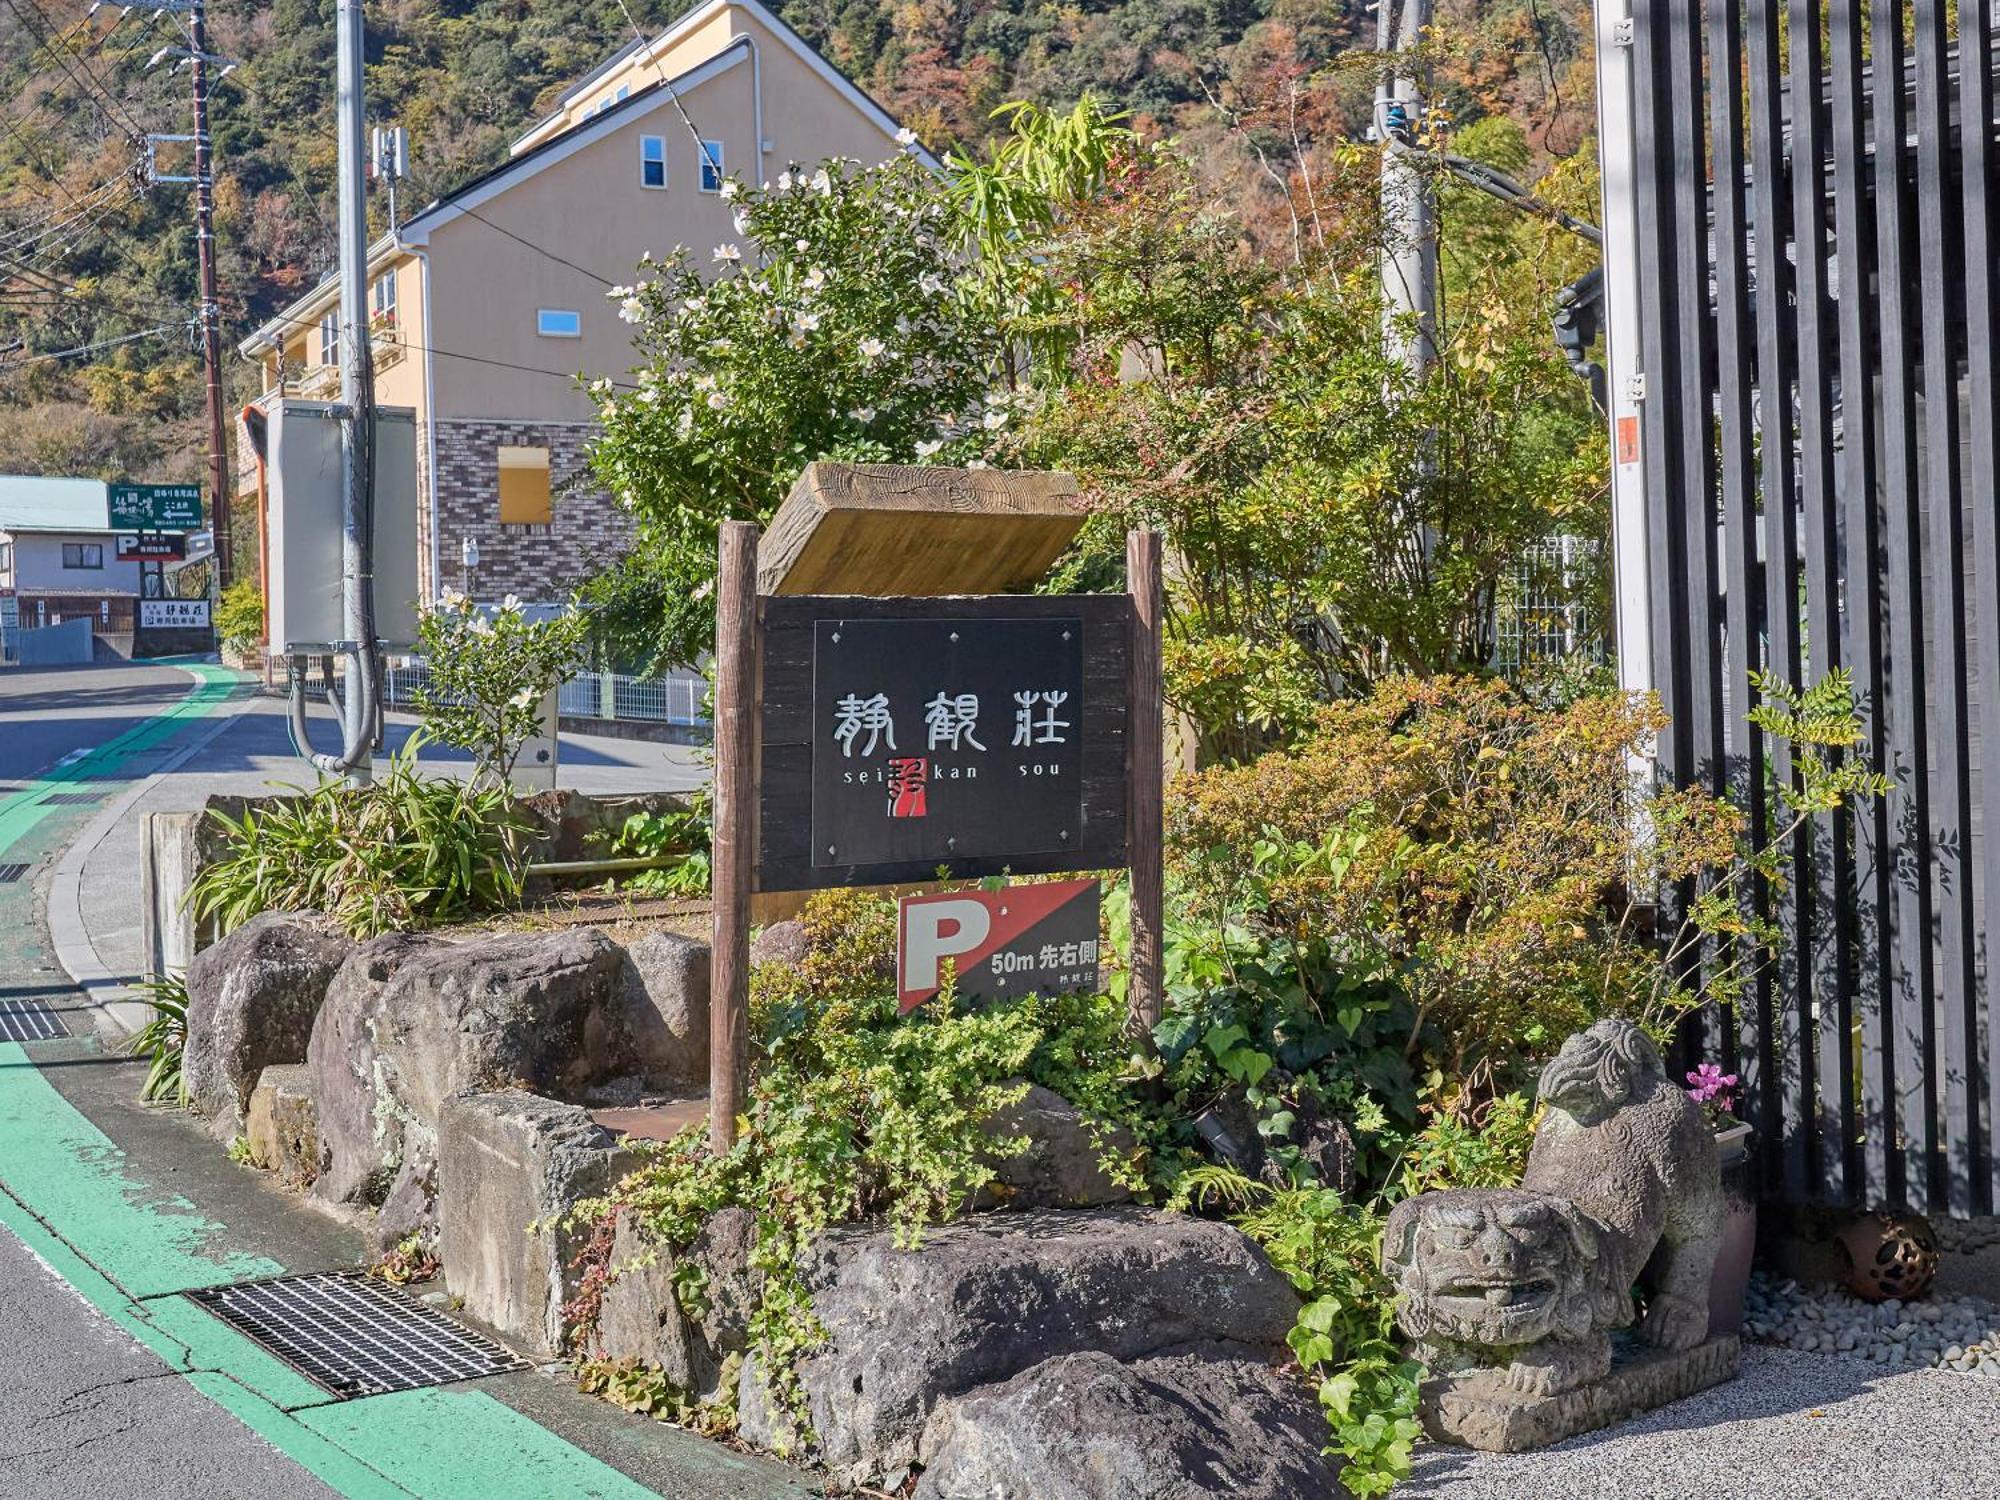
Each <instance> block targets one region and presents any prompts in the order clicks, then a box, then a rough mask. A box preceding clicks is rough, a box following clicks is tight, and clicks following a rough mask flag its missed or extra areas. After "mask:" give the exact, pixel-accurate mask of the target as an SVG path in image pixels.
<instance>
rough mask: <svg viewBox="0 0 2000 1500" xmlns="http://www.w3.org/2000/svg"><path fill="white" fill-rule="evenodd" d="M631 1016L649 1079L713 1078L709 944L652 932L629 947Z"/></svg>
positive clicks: (699, 1083)
mask: <svg viewBox="0 0 2000 1500" xmlns="http://www.w3.org/2000/svg"><path fill="white" fill-rule="evenodd" d="M624 977H625V989H624V998H625V1019H626V1024H627V1026H628V1027H629V1028H630V1029H631V1034H632V1047H633V1051H634V1053H635V1054H636V1056H637V1060H638V1064H639V1067H640V1068H641V1069H642V1070H644V1072H645V1074H646V1076H647V1078H648V1080H649V1081H651V1082H654V1083H658V1084H665V1085H678V1086H687V1087H705V1086H706V1085H707V1083H708V944H706V943H699V942H696V941H695V940H694V939H693V938H686V937H682V936H680V935H679V934H678V933H672V932H655V933H650V934H648V935H647V936H645V937H642V938H640V939H639V941H638V942H636V943H634V944H632V945H631V946H630V947H629V948H627V949H626V950H625V976H624Z"/></svg>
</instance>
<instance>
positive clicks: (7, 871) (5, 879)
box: [0, 865, 28, 885]
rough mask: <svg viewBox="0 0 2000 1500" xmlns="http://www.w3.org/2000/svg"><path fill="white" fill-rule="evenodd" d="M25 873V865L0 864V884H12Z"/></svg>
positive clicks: (26, 869)
mask: <svg viewBox="0 0 2000 1500" xmlns="http://www.w3.org/2000/svg"><path fill="white" fill-rule="evenodd" d="M27 873H28V867H27V866H26V865H0V885H12V884H13V883H14V882H15V881H17V880H19V879H20V878H21V877H22V876H23V875H25V874H27Z"/></svg>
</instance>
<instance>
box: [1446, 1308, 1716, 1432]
mask: <svg viewBox="0 0 2000 1500" xmlns="http://www.w3.org/2000/svg"><path fill="white" fill-rule="evenodd" d="M1739 1350H1740V1345H1739V1343H1738V1341H1737V1339H1736V1338H1735V1337H1734V1335H1726V1336H1724V1337H1722V1338H1713V1339H1709V1340H1707V1341H1706V1342H1704V1343H1700V1344H1697V1345H1695V1346H1694V1348H1692V1349H1680V1350H1669V1349H1654V1348H1640V1347H1632V1346H1630V1345H1628V1346H1627V1348H1625V1349H1621V1351H1620V1353H1619V1356H1618V1357H1617V1358H1616V1359H1614V1360H1613V1361H1612V1365H1611V1373H1610V1374H1608V1375H1606V1376H1604V1377H1603V1378H1601V1379H1599V1380H1595V1381H1592V1382H1590V1383H1589V1384H1587V1385H1582V1386H1578V1387H1576V1388H1575V1389H1573V1390H1567V1391H1563V1392H1561V1393H1559V1394H1557V1395H1553V1396H1540V1395H1531V1394H1529V1393H1527V1392H1523V1391H1519V1390H1515V1389H1513V1388H1511V1387H1510V1386H1509V1385H1508V1384H1507V1380H1506V1371H1505V1369H1504V1368H1503V1367H1498V1366H1487V1367H1485V1368H1483V1369H1479V1370H1474V1371H1471V1372H1469V1373H1467V1374H1463V1375H1446V1376H1440V1377H1438V1378H1436V1379H1434V1380H1427V1381H1425V1382H1424V1386H1423V1422H1424V1428H1425V1430H1426V1431H1427V1432H1429V1433H1430V1435H1431V1436H1432V1437H1434V1438H1436V1439H1437V1440H1438V1441H1439V1442H1441V1443H1457V1444H1460V1445H1461V1446H1463V1447H1467V1448H1480V1449H1483V1450H1485V1451H1486V1452H1488V1453H1525V1452H1528V1451H1529V1450H1530V1449H1534V1448H1546V1447H1547V1446H1548V1445H1549V1444H1551V1443H1559V1442H1561V1441H1562V1440H1563V1439H1564V1438H1572V1437H1575V1436H1577V1434H1579V1433H1584V1432H1595V1431H1596V1430H1597V1429H1598V1428H1600V1427H1609V1426H1611V1425H1612V1424H1613V1423H1616V1422H1622V1421H1624V1420H1625V1419H1626V1418H1627V1417H1635V1416H1638V1415H1639V1414H1640V1413H1641V1412H1647V1411H1651V1410H1652V1409H1653V1408H1654V1407H1656V1406H1665V1405H1666V1404H1667V1403H1668V1402H1670V1401H1681V1400H1684V1399H1686V1398H1687V1397H1689V1396H1692V1395H1693V1394H1694V1393H1695V1392H1696V1391H1705V1390H1707V1389H1708V1388H1709V1387H1710V1386H1712V1385H1720V1384H1721V1383H1722V1382H1723V1381H1725V1380H1730V1379H1733V1378H1734V1377H1735V1375H1736V1364H1737V1358H1738V1354H1739Z"/></svg>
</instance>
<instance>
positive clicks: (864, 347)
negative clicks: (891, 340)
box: [859, 334, 889, 359]
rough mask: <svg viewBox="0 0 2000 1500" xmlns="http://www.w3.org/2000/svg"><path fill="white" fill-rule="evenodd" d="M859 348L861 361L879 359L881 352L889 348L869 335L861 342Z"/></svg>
mask: <svg viewBox="0 0 2000 1500" xmlns="http://www.w3.org/2000/svg"><path fill="white" fill-rule="evenodd" d="M859 347H860V350H861V357H862V358H863V359H880V358H881V357H882V351H883V350H884V349H886V348H888V347H889V346H888V345H887V344H885V343H883V342H882V341H881V340H880V339H878V338H876V337H875V336H874V335H872V334H871V335H869V336H868V337H867V338H865V339H863V340H862V341H861V343H860V345H859Z"/></svg>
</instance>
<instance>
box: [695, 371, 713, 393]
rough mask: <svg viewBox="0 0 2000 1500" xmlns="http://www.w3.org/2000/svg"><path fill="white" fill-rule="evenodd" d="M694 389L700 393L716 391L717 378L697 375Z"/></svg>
mask: <svg viewBox="0 0 2000 1500" xmlns="http://www.w3.org/2000/svg"><path fill="white" fill-rule="evenodd" d="M694 388H695V389H696V390H698V391H712V390H714V389H715V377H714V376H713V375H697V376H695V378H694Z"/></svg>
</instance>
